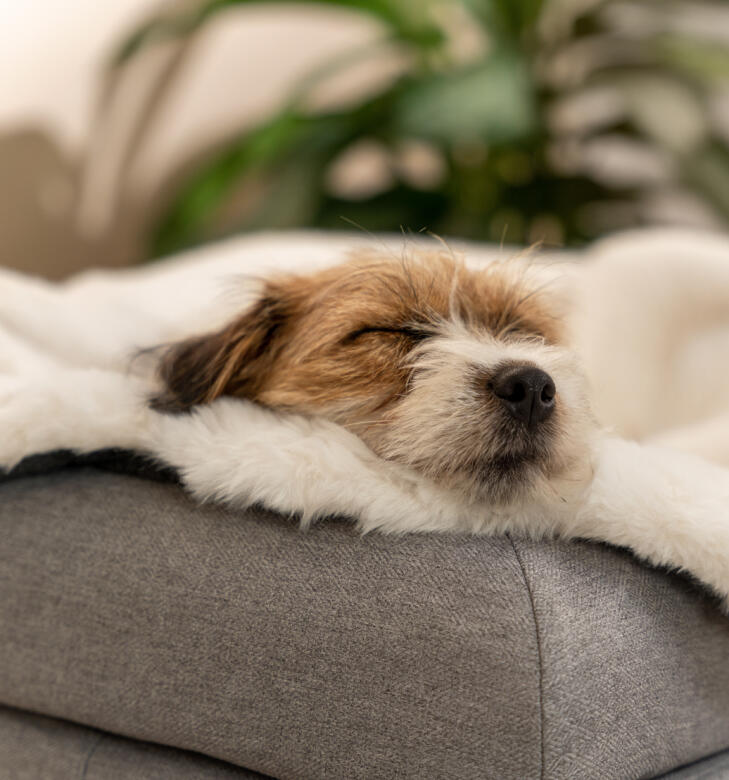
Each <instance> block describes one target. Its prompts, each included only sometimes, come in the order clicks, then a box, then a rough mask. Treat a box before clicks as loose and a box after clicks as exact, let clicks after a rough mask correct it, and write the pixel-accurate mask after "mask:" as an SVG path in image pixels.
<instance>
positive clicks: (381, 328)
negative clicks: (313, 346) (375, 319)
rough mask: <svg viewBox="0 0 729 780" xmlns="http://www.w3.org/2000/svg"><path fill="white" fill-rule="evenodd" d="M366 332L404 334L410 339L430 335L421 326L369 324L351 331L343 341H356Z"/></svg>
mask: <svg viewBox="0 0 729 780" xmlns="http://www.w3.org/2000/svg"><path fill="white" fill-rule="evenodd" d="M368 333H391V334H394V335H397V336H406V337H407V338H409V339H411V340H412V341H423V339H427V338H428V336H429V335H430V334H429V333H428V332H427V331H425V330H423V329H422V328H416V327H411V326H407V325H403V326H401V327H394V326H387V325H369V326H367V327H364V328H358V329H357V330H354V331H352V332H351V333H350V334H349V335H348V336H346V337H345V338H344V341H345V342H352V341H356V340H357V339H358V338H359V337H360V336H365V335H366V334H368Z"/></svg>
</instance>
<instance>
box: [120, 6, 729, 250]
mask: <svg viewBox="0 0 729 780" xmlns="http://www.w3.org/2000/svg"><path fill="white" fill-rule="evenodd" d="M257 2H258V3H265V2H268V3H274V2H277V0H257ZM251 3H252V0H203V1H202V2H201V1H200V0H197V1H196V2H193V3H192V4H191V3H190V2H186V3H183V4H182V5H177V6H170V7H168V8H167V9H166V11H165V12H164V13H163V14H160V15H159V16H157V17H155V18H153V19H150V20H149V21H148V23H147V24H145V26H144V27H142V28H140V29H139V30H137V31H136V32H135V33H134V34H133V35H132V36H131V37H130V38H129V39H128V40H127V41H125V42H124V44H123V46H122V47H121V48H120V50H119V51H118V52H117V55H116V57H115V60H114V63H113V67H114V68H115V69H117V70H118V69H123V68H124V67H126V66H127V65H128V64H129V63H130V61H132V60H133V59H134V58H135V57H136V55H137V54H138V52H140V51H142V50H144V49H145V48H147V47H149V46H151V45H153V44H154V42H155V41H158V40H160V39H169V38H180V39H189V38H190V37H192V36H194V35H195V34H196V33H197V32H198V31H199V30H201V29H202V28H203V27H204V26H205V25H207V24H208V23H209V22H210V20H212V19H213V18H216V17H218V15H219V14H222V13H235V12H236V9H240V8H242V7H244V6H247V5H251ZM298 4H300V3H298ZM320 4H328V5H333V6H340V7H344V8H347V9H350V10H351V11H353V12H358V13H362V14H366V15H368V16H369V17H371V18H374V19H377V20H378V21H379V23H380V24H381V27H382V32H383V42H382V44H380V45H379V46H375V47H372V48H371V49H370V50H368V51H366V52H362V51H357V52H353V53H352V57H351V58H345V59H339V60H337V61H336V62H333V63H330V64H329V65H328V67H324V68H321V69H319V70H317V72H316V73H313V74H309V76H308V77H307V78H305V79H304V80H302V82H301V83H300V84H299V86H298V87H297V89H296V90H295V91H294V94H292V95H291V98H290V100H288V101H287V102H286V104H285V105H283V106H282V107H281V108H280V110H279V111H277V112H276V113H275V114H274V115H272V116H270V117H269V118H268V119H267V120H266V121H264V122H262V123H261V124H259V125H258V126H256V127H253V128H249V129H247V130H246V131H245V132H241V134H240V135H239V136H237V137H234V138H231V139H230V140H229V142H228V143H227V144H226V145H224V146H223V147H222V148H217V149H216V150H215V152H214V153H211V154H210V155H207V156H206V157H205V158H204V159H203V160H202V161H200V162H199V164H198V165H197V166H196V168H195V170H194V171H193V172H192V173H191V175H190V176H189V177H188V178H187V180H186V181H184V182H183V183H182V184H181V186H180V187H179V188H178V189H177V190H176V192H175V193H174V194H173V197H172V198H171V201H170V203H169V205H168V207H167V209H166V211H165V212H164V214H163V216H162V217H161V219H160V220H159V222H158V224H156V225H155V226H154V229H153V233H152V235H151V237H150V251H151V253H153V254H166V253H169V252H171V251H174V250H177V249H180V248H183V247H186V246H190V245H193V244H197V243H200V242H202V241H205V240H207V239H209V238H211V237H213V236H215V235H220V234H222V233H229V232H234V231H244V230H251V229H255V228H263V227H274V228H284V227H298V226H317V227H340V228H341V227H345V226H346V225H345V223H344V221H350V222H352V223H355V224H357V225H361V226H362V227H363V228H365V229H367V230H372V231H381V230H400V229H401V228H405V229H408V230H413V231H417V230H421V229H428V230H431V231H433V232H435V233H438V234H441V235H447V236H460V237H466V238H473V239H483V240H492V241H503V240H505V241H508V242H517V243H523V242H534V241H544V242H545V243H547V244H563V243H564V244H574V243H579V242H582V241H585V240H587V239H589V238H591V237H593V236H595V235H599V234H601V233H605V232H608V231H610V230H612V229H615V228H621V227H627V226H630V225H634V224H643V223H647V222H655V221H684V220H689V221H692V220H693V221H698V222H704V223H709V224H714V225H725V224H727V223H728V222H729V147H728V143H729V135H728V134H727V132H726V131H727V127H729V122H728V121H722V118H721V115H720V114H721V111H720V110H719V109H720V108H721V100H722V99H725V98H726V93H725V90H726V85H727V80H728V78H729V38H727V36H726V34H722V33H721V30H722V29H724V30H726V29H729V15H727V14H728V12H727V10H726V9H725V8H724V7H723V4H722V3H718V2H717V3H713V4H712V3H708V2H707V3H697V2H694V0H687V1H686V2H671V0H625V1H624V2H623V1H618V0H320ZM722 20H723V28H722V25H721V22H722ZM383 52H385V53H386V54H387V56H392V55H393V53H394V55H395V56H397V57H398V58H399V59H398V61H399V62H400V65H401V66H400V69H399V73H398V75H397V76H396V77H393V79H392V80H390V81H389V82H388V83H386V84H384V85H381V86H380V87H378V89H377V90H376V91H374V93H373V92H368V93H367V94H365V95H363V96H358V97H354V98H353V99H352V101H350V102H349V103H348V104H347V105H345V106H337V107H334V108H333V107H331V106H323V107H322V106H320V105H317V104H316V101H313V100H312V94H313V93H314V92H315V91H316V88H317V86H319V85H320V84H321V82H322V81H324V80H326V79H327V78H329V77H331V75H332V73H336V72H338V71H341V70H342V69H346V68H347V67H350V66H351V64H352V62H353V61H355V60H358V59H360V58H362V57H367V56H374V57H379V56H385V54H383ZM362 154H364V155H365V156H366V155H367V154H369V155H370V156H371V160H372V161H373V162H372V163H371V164H372V166H373V167H377V168H378V169H379V170H380V171H381V174H382V175H381V176H380V180H379V181H376V182H374V183H372V182H370V183H369V184H368V186H366V187H364V188H360V189H359V190H357V189H356V188H355V189H354V190H352V189H351V188H348V186H347V181H346V175H344V176H342V175H341V173H342V170H343V169H346V167H347V165H348V164H349V163H351V161H352V159H353V158H356V157H357V156H358V155H362ZM342 182H343V183H342ZM241 193H244V195H245V197H242V198H241ZM343 220H344V221H343Z"/></svg>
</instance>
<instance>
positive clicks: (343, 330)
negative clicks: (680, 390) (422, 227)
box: [152, 251, 597, 507]
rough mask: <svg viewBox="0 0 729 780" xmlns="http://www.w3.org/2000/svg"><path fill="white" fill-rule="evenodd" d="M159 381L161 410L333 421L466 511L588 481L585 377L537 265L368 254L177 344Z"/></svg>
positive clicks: (280, 286) (591, 426)
mask: <svg viewBox="0 0 729 780" xmlns="http://www.w3.org/2000/svg"><path fill="white" fill-rule="evenodd" d="M159 376H160V379H161V382H162V385H163V389H162V391H161V392H160V393H159V394H158V395H157V396H156V397H155V398H154V400H153V402H152V405H153V407H154V408H155V409H157V410H162V411H167V412H180V411H189V410H190V409H192V408H194V407H196V406H198V405H200V404H207V403H211V402H213V401H215V400H216V399H218V398H221V397H223V396H229V397H232V398H241V399H246V400H248V401H253V402H255V403H257V404H260V405H262V406H264V407H266V408H268V409H271V410H275V411H277V412H282V413H296V414H302V415H308V416H316V417H323V418H325V419H327V420H330V421H331V422H333V423H336V424H338V425H340V426H342V427H344V428H345V429H347V430H349V431H351V432H352V433H354V434H356V435H357V436H358V437H359V438H360V439H361V440H362V441H363V442H364V443H365V444H366V445H367V446H368V447H369V448H370V449H371V450H372V452H373V453H375V454H376V455H377V456H378V457H380V458H382V459H383V460H385V461H391V462H395V463H398V464H401V465H403V466H406V467H409V468H412V469H414V470H416V471H418V472H419V473H421V474H422V475H423V476H424V477H426V478H427V479H428V480H431V481H432V482H434V483H436V484H438V485H440V486H442V487H444V488H445V489H447V490H448V491H452V492H455V493H456V494H458V496H459V498H460V499H461V500H463V501H464V502H466V503H473V502H478V501H483V502H487V503H488V504H490V505H492V506H502V507H503V506H514V505H516V504H519V503H524V502H534V501H535V500H538V498H539V496H541V495H544V494H545V493H553V492H554V490H555V489H556V486H557V485H558V484H559V483H560V482H563V481H564V480H565V479H568V480H570V481H572V482H577V481H585V480H587V479H588V478H589V476H590V469H589V463H590V440H591V437H592V436H594V433H595V431H596V426H597V424H596V421H595V419H594V417H593V415H592V414H591V411H590V407H589V403H588V392H587V386H586V379H585V376H584V374H583V372H582V371H581V369H580V364H579V360H578V359H577V356H576V355H575V354H574V352H572V351H570V349H569V345H568V344H567V343H566V333H565V327H564V322H563V320H562V318H561V317H560V316H559V313H558V311H557V306H556V302H555V300H554V299H552V298H550V295H549V290H548V287H547V286H545V285H544V284H541V283H540V282H539V281H538V279H536V278H535V277H534V275H533V274H530V273H529V268H528V267H526V266H525V265H524V264H519V263H514V262H512V263H509V262H507V263H494V264H490V265H488V266H486V267H485V268H483V269H481V270H472V269H469V268H468V267H467V266H466V265H465V263H464V262H463V261H462V260H461V259H459V258H458V257H456V256H455V255H452V254H450V253H447V252H432V251H431V252H419V253H413V254H411V255H410V256H407V255H406V256H401V257H392V256H387V255H379V256H378V255H376V254H364V255H363V254H362V253H360V255H359V256H358V257H356V258H354V259H352V260H350V261H349V262H346V263H344V264H341V265H338V266H335V267H333V268H327V269H324V270H322V271H319V272H318V273H314V274H311V275H308V276H297V275H286V276H280V277H274V278H271V279H268V280H266V281H265V283H264V285H263V290H262V292H261V295H260V298H259V299H258V300H257V302H256V303H255V304H254V305H253V306H252V307H250V308H249V309H248V310H247V311H245V312H244V313H243V314H241V315H240V316H239V317H237V318H235V319H234V320H233V321H232V322H230V323H229V324H227V325H226V326H225V327H223V328H222V329H220V330H218V331H217V332H214V333H210V334H206V335H203V336H200V337H195V338H192V339H189V340H186V341H183V342H182V343H180V344H176V345H173V346H172V347H171V348H169V349H168V350H167V352H166V354H165V355H164V357H163V358H162V360H161V363H160V369H159Z"/></svg>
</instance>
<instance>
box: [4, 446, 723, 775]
mask: <svg viewBox="0 0 729 780" xmlns="http://www.w3.org/2000/svg"><path fill="white" fill-rule="evenodd" d="M0 534H2V544H0V704H1V705H3V706H2V707H1V708H0V776H3V777H14V778H33V779H34V780H35V779H36V778H44V779H45V778H48V779H49V780H56V778H58V779H59V780H61V778H63V779H64V780H65V778H69V777H84V778H87V780H88V778H100V779H101V778H103V779H104V780H108V778H130V779H131V778H139V777H155V778H157V777H170V778H172V777H176V778H185V777H188V776H189V777H191V778H192V777H196V778H228V777H230V778H233V777H254V776H257V775H256V774H255V773H261V774H263V775H265V776H269V777H275V778H337V779H341V778H474V779H475V778H479V780H481V779H482V778H498V780H511V779H512V778H513V780H525V779H531V778H542V779H545V780H546V779H549V780H565V779H566V778H575V779H579V780H583V779H585V778H616V779H617V778H621V779H624V778H639V777H656V776H659V775H660V774H661V773H665V772H669V771H671V770H674V769H675V768H676V767H678V766H681V765H684V764H689V763H691V762H696V761H700V760H701V759H705V758H706V757H707V756H709V755H711V754H717V753H720V752H721V751H722V750H724V749H726V748H727V747H729V663H727V659H729V620H727V619H726V618H725V617H724V616H723V615H721V614H720V613H719V612H718V610H717V609H716V606H715V604H714V603H713V602H712V601H711V600H710V599H709V598H708V597H707V596H706V595H705V594H704V593H703V592H702V591H701V590H699V589H697V588H696V587H694V585H693V584H692V583H691V582H689V581H688V580H687V579H685V578H682V577H678V576H675V575H672V574H669V573H666V572H662V571H656V570H653V569H650V568H647V567H644V566H642V565H640V564H639V563H637V562H636V561H635V560H634V559H633V558H632V557H631V556H630V555H629V554H627V553H626V552H624V551H621V550H615V549H611V548H608V547H606V546H603V545H594V544H587V543H575V542H571V543H562V542H531V541H524V540H520V539H516V538H510V537H495V538H484V537H472V536H456V535H442V536H437V535H411V536H404V537H400V538H392V537H385V536H381V535H377V534H372V535H369V536H365V537H362V536H360V535H359V534H357V533H356V532H355V531H354V529H353V528H352V526H351V525H350V524H349V523H347V522H346V521H337V520H332V521H327V522H322V523H319V524H317V525H316V526H315V527H314V528H312V529H311V530H310V531H308V532H301V531H299V530H298V529H297V528H296V526H295V524H294V523H293V522H292V521H291V520H288V519H285V518H281V517H279V516H276V515H274V514H272V513H269V512H266V511H265V510H263V509H260V508H253V509H249V510H246V511H244V512H240V511H231V510H229V509H226V508H224V507H221V506H214V505H204V506H200V505H198V504H196V503H194V502H193V501H192V500H191V499H190V498H188V497H187V496H186V495H185V494H184V492H183V491H182V490H181V488H180V487H179V485H177V484H176V483H175V475H174V474H173V473H171V472H169V471H168V470H165V469H160V468H158V467H156V466H155V465H154V464H150V463H149V462H148V461H146V460H145V459H143V458H139V457H138V456H135V455H133V454H131V453H126V452H121V451H105V452H103V453H97V454H95V455H94V456H91V457H87V458H84V459H83V460H82V461H80V462H79V461H78V460H77V459H75V458H73V456H71V455H70V454H69V453H54V454H52V455H48V456H41V457H36V458H33V459H29V460H27V461H25V462H24V463H23V464H21V466H20V467H19V468H18V469H16V470H15V471H14V472H13V473H12V474H11V475H7V476H6V477H5V479H4V481H3V483H2V484H0ZM707 761H708V762H707ZM707 761H703V762H702V763H700V764H698V765H694V766H692V767H689V768H687V769H685V770H683V771H682V772H681V773H678V774H676V775H673V776H674V777H676V778H679V777H681V778H689V777H690V778H697V777H729V764H728V763H727V759H726V756H724V755H715V756H714V757H713V758H711V759H710V760H707Z"/></svg>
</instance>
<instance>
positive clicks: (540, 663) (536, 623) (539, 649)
mask: <svg viewBox="0 0 729 780" xmlns="http://www.w3.org/2000/svg"><path fill="white" fill-rule="evenodd" d="M506 537H507V538H508V540H509V542H510V543H511V548H512V549H513V551H514V557H515V558H516V561H517V563H518V564H519V568H520V569H521V576H522V578H523V579H524V587H525V588H526V591H527V595H528V596H529V604H530V606H531V610H532V619H533V621H534V637H535V641H536V646H537V671H538V677H539V685H538V700H539V762H540V767H539V780H544V665H543V660H542V640H541V632H540V630H539V620H538V618H537V610H536V607H535V605H534V593H533V592H532V587H531V583H530V581H529V577H528V576H527V573H526V568H525V567H524V562H523V561H522V558H521V556H520V555H519V550H518V549H517V547H516V544H515V543H514V540H513V539H512V538H511V535H510V534H506Z"/></svg>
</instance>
